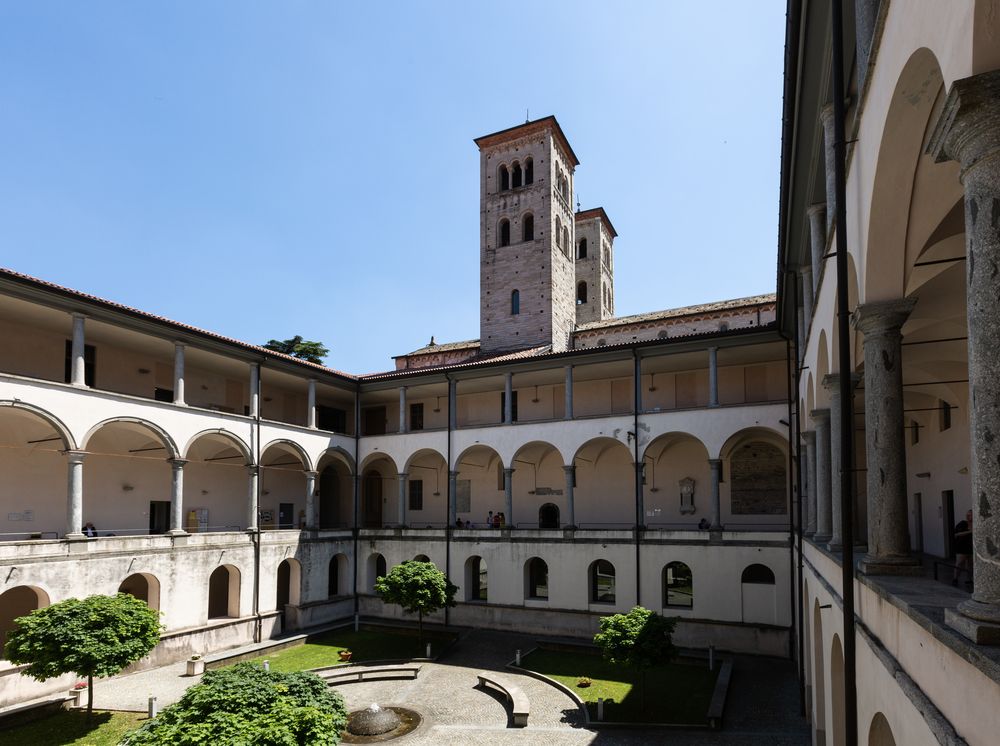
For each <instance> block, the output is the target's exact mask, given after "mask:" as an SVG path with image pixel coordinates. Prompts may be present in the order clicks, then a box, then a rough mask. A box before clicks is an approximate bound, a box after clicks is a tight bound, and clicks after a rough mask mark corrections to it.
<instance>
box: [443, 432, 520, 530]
mask: <svg viewBox="0 0 1000 746" xmlns="http://www.w3.org/2000/svg"><path fill="white" fill-rule="evenodd" d="M455 471H456V472H457V474H458V476H457V481H456V487H458V488H459V489H460V490H463V491H464V490H466V489H467V490H468V504H467V505H466V504H464V495H461V497H462V499H461V500H457V501H456V508H457V510H456V515H457V517H458V518H461V519H462V521H463V522H469V523H478V522H479V521H484V522H485V520H486V517H487V514H488V513H489V511H491V510H492V511H496V510H497V508H498V506H500V505H503V504H504V501H505V499H506V496H505V494H504V490H505V485H504V479H505V477H504V463H503V458H502V457H501V456H500V454H499V453H498V452H497V451H496V450H495V449H494V448H492V447H491V446H488V445H484V444H480V443H477V444H475V445H471V446H469V447H468V448H466V449H465V450H463V451H462V452H461V453H460V454H459V455H458V458H456V459H455ZM466 508H467V510H466ZM505 518H506V519H507V522H508V523H510V521H511V517H510V516H505ZM477 519H478V520H477Z"/></svg>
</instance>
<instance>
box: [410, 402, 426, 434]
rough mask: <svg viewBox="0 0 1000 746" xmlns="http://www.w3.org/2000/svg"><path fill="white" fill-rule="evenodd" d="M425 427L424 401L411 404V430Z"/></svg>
mask: <svg viewBox="0 0 1000 746" xmlns="http://www.w3.org/2000/svg"><path fill="white" fill-rule="evenodd" d="M423 429H424V403H423V402H417V403H416V404H411V405H410V430H423Z"/></svg>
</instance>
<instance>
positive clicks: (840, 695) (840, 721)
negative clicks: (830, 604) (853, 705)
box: [830, 635, 846, 746]
mask: <svg viewBox="0 0 1000 746" xmlns="http://www.w3.org/2000/svg"><path fill="white" fill-rule="evenodd" d="M830 725H831V731H832V735H833V740H832V744H833V746H844V744H845V743H846V737H845V731H844V649H843V648H842V647H841V645H840V638H839V637H838V636H837V635H834V636H833V643H832V644H831V645H830Z"/></svg>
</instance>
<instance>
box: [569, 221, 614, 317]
mask: <svg viewBox="0 0 1000 746" xmlns="http://www.w3.org/2000/svg"><path fill="white" fill-rule="evenodd" d="M574 217H575V223H576V245H575V246H574V247H573V251H574V257H575V258H576V294H575V296H574V297H575V298H576V323H577V324H586V323H588V322H591V321H604V320H605V319H610V318H611V317H612V316H614V315H615V269H614V254H613V251H614V245H615V237H616V236H617V235H618V234H617V233H616V232H615V227H614V226H613V225H612V224H611V219H610V218H609V217H608V214H607V213H606V212H605V211H604V208H603V207H595V208H593V209H590V210H583V211H581V212H577V213H576V215H575V216H574Z"/></svg>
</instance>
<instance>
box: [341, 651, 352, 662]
mask: <svg viewBox="0 0 1000 746" xmlns="http://www.w3.org/2000/svg"><path fill="white" fill-rule="evenodd" d="M339 655H340V660H341V662H342V663H347V662H349V661H350V660H351V655H353V654H352V653H351V651H350V650H349V649H348V648H344V649H343V650H341V651H340V652H339Z"/></svg>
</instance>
